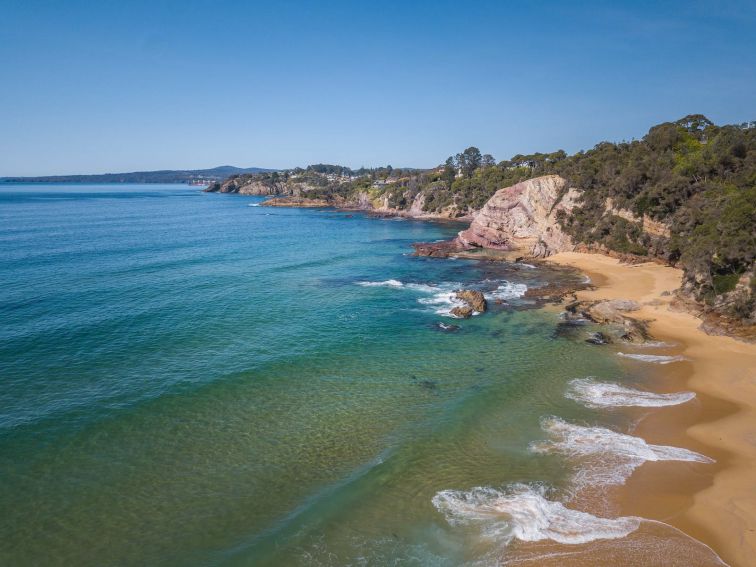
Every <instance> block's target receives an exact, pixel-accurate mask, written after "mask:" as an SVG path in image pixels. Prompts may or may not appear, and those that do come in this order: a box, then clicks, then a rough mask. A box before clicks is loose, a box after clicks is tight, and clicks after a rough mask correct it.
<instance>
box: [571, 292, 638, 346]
mask: <svg viewBox="0 0 756 567" xmlns="http://www.w3.org/2000/svg"><path fill="white" fill-rule="evenodd" d="M638 309H640V305H639V304H638V303H637V302H635V301H632V300H629V299H608V300H602V301H575V302H573V303H571V304H569V305H567V306H566V310H567V313H568V314H569V315H579V316H582V317H585V318H587V319H589V320H591V321H593V322H594V323H598V324H600V325H615V326H616V327H617V328H618V329H619V332H618V334H619V338H621V339H622V340H624V341H628V342H631V343H644V342H646V341H647V340H648V339H649V338H650V336H649V334H648V324H647V322H646V321H642V320H640V319H634V318H633V317H628V316H627V315H625V313H626V312H628V311H637V310H638ZM602 337H603V338H604V339H606V336H605V335H602ZM596 344H598V343H596Z"/></svg>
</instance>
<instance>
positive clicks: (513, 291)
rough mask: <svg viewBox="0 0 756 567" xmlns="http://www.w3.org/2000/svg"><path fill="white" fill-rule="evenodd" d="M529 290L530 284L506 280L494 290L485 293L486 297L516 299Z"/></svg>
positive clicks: (491, 298) (490, 298)
mask: <svg viewBox="0 0 756 567" xmlns="http://www.w3.org/2000/svg"><path fill="white" fill-rule="evenodd" d="M526 291H528V286H526V285H525V284H521V283H512V282H508V281H504V282H503V283H501V284H500V285H499V287H497V288H496V289H495V290H494V291H491V292H488V293H486V294H484V295H485V296H486V299H489V300H493V299H515V298H518V297H522V296H523V295H525V292H526Z"/></svg>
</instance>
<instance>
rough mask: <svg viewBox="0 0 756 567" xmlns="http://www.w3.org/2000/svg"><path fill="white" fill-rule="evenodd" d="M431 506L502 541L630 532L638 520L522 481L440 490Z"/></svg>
mask: <svg viewBox="0 0 756 567" xmlns="http://www.w3.org/2000/svg"><path fill="white" fill-rule="evenodd" d="M433 505H434V506H435V507H436V509H437V510H438V511H439V512H441V513H443V514H444V515H445V517H446V520H447V521H448V522H449V523H450V524H451V525H453V526H456V525H479V526H480V527H481V529H482V533H483V535H484V536H485V537H487V538H491V539H495V540H497V541H501V542H502V543H505V544H507V543H509V542H511V541H512V540H514V539H518V540H521V541H541V540H547V539H548V540H553V541H556V542H559V543H564V544H580V543H587V542H590V541H595V540H598V539H617V538H622V537H625V536H627V535H628V534H630V533H632V532H634V531H635V530H636V529H638V526H640V523H641V521H642V519H641V518H636V517H632V516H628V517H619V518H601V517H598V516H594V515H592V514H588V513H587V512H581V511H579V510H573V509H570V508H567V507H566V506H565V505H564V504H562V503H561V502H556V501H553V500H548V499H547V498H546V497H545V495H544V490H543V489H542V488H540V487H535V488H534V487H532V486H528V485H525V484H514V485H511V486H510V487H508V488H507V489H505V490H496V489H494V488H483V487H478V488H473V489H472V490H469V491H459V490H442V491H441V492H438V493H437V494H436V495H435V496H434V497H433Z"/></svg>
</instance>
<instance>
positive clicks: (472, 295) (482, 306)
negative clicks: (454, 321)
mask: <svg viewBox="0 0 756 567" xmlns="http://www.w3.org/2000/svg"><path fill="white" fill-rule="evenodd" d="M455 295H456V297H457V299H459V300H461V301H463V302H464V305H459V306H457V307H454V308H453V309H452V310H451V312H450V313H451V314H452V315H454V316H455V317H461V318H462V319H467V318H468V317H472V316H473V313H483V312H484V311H485V310H486V309H487V308H488V303H487V302H486V298H485V296H484V295H483V292H480V291H478V290H476V289H460V290H458V291H457V292H456V293H455Z"/></svg>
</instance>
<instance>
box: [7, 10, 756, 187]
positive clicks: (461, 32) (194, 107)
mask: <svg viewBox="0 0 756 567" xmlns="http://www.w3.org/2000/svg"><path fill="white" fill-rule="evenodd" d="M755 29H756V2H754V1H753V0H750V1H741V2H728V1H726V0H725V1H721V0H720V1H717V2H699V1H696V0H686V1H654V2H646V1H643V0H630V1H616V2H592V1H590V0H589V1H584V2H556V1H553V2H547V1H539V0H532V1H528V0H526V1H523V0H517V1H513V2H509V1H505V0H500V1H480V2H474V1H471V0H470V1H456V2H450V1H446V0H434V1H419V0H418V1H412V0H403V1H402V0H399V1H394V0H383V1H371V2H368V1H358V0H353V1H320V2H319V1H309V2H305V1H302V2H293V1H286V0H282V1H267V2H254V1H246V2H232V1H220V0H218V1H210V0H207V1H197V0H184V1H180V2H178V1H177V2H167V1H160V0H153V1H151V2H141V1H139V0H130V1H128V2H124V1H120V0H118V1H112V0H99V1H95V0H92V1H90V2H81V1H77V0H67V1H66V2H60V1H58V0H56V1H48V2H44V1H37V0H0V176H22V175H52V174H74V173H104V172H123V171H135V170H154V169H183V168H192V169H194V168H206V167H214V166H217V165H226V164H228V165H236V166H240V167H251V166H257V167H269V168H289V167H295V166H305V165H307V164H311V163H336V164H342V165H347V166H351V167H355V168H356V167H360V166H379V165H387V164H391V165H393V166H394V167H432V166H435V165H437V164H439V163H442V162H443V161H444V160H445V159H446V157H447V156H449V155H452V154H455V153H457V152H459V151H461V150H463V149H464V148H466V147H468V146H471V145H475V146H477V147H479V148H480V149H481V151H482V152H484V153H490V154H492V155H494V156H495V157H496V158H497V159H507V158H509V157H511V156H512V155H515V154H518V153H531V152H535V151H554V150H556V149H560V148H561V149H564V150H566V151H568V152H570V153H571V152H574V151H578V150H581V149H589V148H591V147H593V146H594V145H595V144H596V143H598V142H600V141H603V140H610V141H619V140H630V139H633V138H640V137H642V136H643V135H644V134H645V133H646V132H647V131H648V129H649V127H650V126H652V125H654V124H658V123H660V122H664V121H671V120H676V119H678V118H680V117H682V116H685V115H687V114H691V113H701V114H705V115H706V116H708V117H709V118H710V119H712V120H713V121H714V122H716V123H740V122H744V121H747V120H755V119H756V33H755V32H754V30H755Z"/></svg>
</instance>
